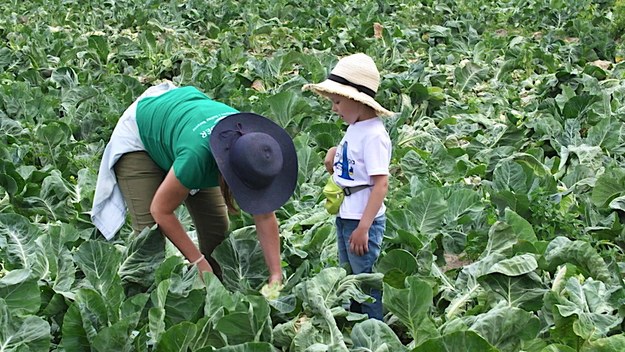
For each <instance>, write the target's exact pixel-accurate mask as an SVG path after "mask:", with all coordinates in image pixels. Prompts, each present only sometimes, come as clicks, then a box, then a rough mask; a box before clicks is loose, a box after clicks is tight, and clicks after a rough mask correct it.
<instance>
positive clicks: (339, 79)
mask: <svg viewBox="0 0 625 352" xmlns="http://www.w3.org/2000/svg"><path fill="white" fill-rule="evenodd" d="M328 79H329V80H330V81H334V82H336V83H340V84H344V85H346V86H350V87H354V88H356V89H357V90H358V91H359V92H361V93H365V94H367V95H368V96H370V97H372V98H375V92H374V91H373V89H371V88H367V87H365V86H363V85H360V84H357V83H353V82H350V81H348V80H346V79H345V78H343V77H341V76H337V75H333V74H330V75H329V76H328Z"/></svg>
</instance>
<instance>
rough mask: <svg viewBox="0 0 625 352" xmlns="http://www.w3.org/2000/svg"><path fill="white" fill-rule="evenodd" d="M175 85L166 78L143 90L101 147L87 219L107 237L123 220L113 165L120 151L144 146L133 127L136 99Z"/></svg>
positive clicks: (165, 90)
mask: <svg viewBox="0 0 625 352" xmlns="http://www.w3.org/2000/svg"><path fill="white" fill-rule="evenodd" d="M175 88H177V87H176V86H175V85H174V84H173V83H171V82H169V81H168V82H164V83H161V84H159V85H157V86H153V87H150V88H148V89H147V90H146V91H145V92H143V94H141V96H139V98H137V99H136V100H135V101H134V102H133V103H132V104H131V105H130V106H129V107H128V108H127V109H126V111H124V113H123V114H122V116H121V117H120V119H119V121H117V125H116V126H115V129H114V130H113V134H112V135H111V140H110V141H109V142H108V144H107V145H106V148H105V149H104V154H103V155H102V161H101V163H100V170H99V171H98V180H97V182H96V187H95V195H94V197H93V207H92V209H91V221H92V222H93V224H94V225H95V226H96V227H97V228H98V230H100V232H101V233H102V235H104V237H106V239H107V240H110V239H111V238H113V237H114V236H115V234H116V233H117V231H119V229H120V228H121V227H122V226H123V225H124V222H125V221H126V203H125V202H124V198H123V196H122V193H121V190H120V188H119V185H118V184H117V177H116V176H115V170H114V169H113V166H114V165H115V163H116V162H117V161H118V160H119V158H121V156H122V155H124V154H126V153H130V152H136V151H142V150H145V146H144V145H143V142H141V138H140V136H139V129H138V127H137V103H138V102H139V100H141V99H143V98H146V97H154V96H158V95H161V94H163V93H165V92H167V91H169V90H172V89H175Z"/></svg>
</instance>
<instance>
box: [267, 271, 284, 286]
mask: <svg viewBox="0 0 625 352" xmlns="http://www.w3.org/2000/svg"><path fill="white" fill-rule="evenodd" d="M268 283H269V284H282V272H280V273H276V274H271V275H269V282H268Z"/></svg>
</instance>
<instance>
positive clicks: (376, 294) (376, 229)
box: [336, 216, 386, 320]
mask: <svg viewBox="0 0 625 352" xmlns="http://www.w3.org/2000/svg"><path fill="white" fill-rule="evenodd" d="M336 223H337V234H338V238H339V241H338V242H339V244H338V245H339V260H341V255H342V253H341V252H342V251H341V248H343V249H344V250H343V253H344V254H343V255H346V256H347V261H348V262H349V265H350V267H351V269H352V273H354V274H361V273H371V272H372V269H373V264H375V261H376V260H377V259H378V256H379V255H380V247H381V245H382V238H383V236H384V229H385V226H386V218H385V217H384V216H379V217H377V218H376V219H375V220H374V221H373V224H371V228H370V229H369V251H368V252H367V253H365V254H364V255H362V256H358V255H356V254H354V253H352V252H351V251H350V250H349V236H350V235H351V233H352V232H353V231H354V230H355V229H356V227H357V226H358V220H347V219H340V218H337V221H336ZM365 293H367V294H369V295H371V296H372V297H373V298H375V300H376V301H375V302H374V303H367V302H365V303H362V312H363V313H367V314H368V315H369V317H370V318H374V319H379V320H382V318H383V311H382V292H381V291H380V290H376V289H372V290H370V291H369V292H366V291H365Z"/></svg>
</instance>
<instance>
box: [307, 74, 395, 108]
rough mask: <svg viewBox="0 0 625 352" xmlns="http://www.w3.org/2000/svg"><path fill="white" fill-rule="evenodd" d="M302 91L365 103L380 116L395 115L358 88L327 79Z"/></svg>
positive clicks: (309, 85)
mask: <svg viewBox="0 0 625 352" xmlns="http://www.w3.org/2000/svg"><path fill="white" fill-rule="evenodd" d="M302 90H311V91H313V92H315V93H317V94H319V95H321V96H324V97H326V98H327V96H326V95H325V94H337V95H340V96H343V97H346V98H350V99H353V100H355V101H357V102H360V103H363V104H365V105H367V106H369V107H371V108H372V109H373V110H375V112H376V113H377V114H378V116H393V115H394V114H395V113H394V112H392V111H389V110H387V109H385V108H384V107H383V106H382V105H380V103H378V102H377V101H375V99H373V98H372V97H371V96H369V95H367V94H365V93H362V92H359V91H358V90H357V89H356V88H354V87H350V86H347V85H344V84H341V83H338V82H335V81H331V80H329V79H326V80H325V81H323V82H321V83H316V84H305V85H304V86H303V87H302Z"/></svg>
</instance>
